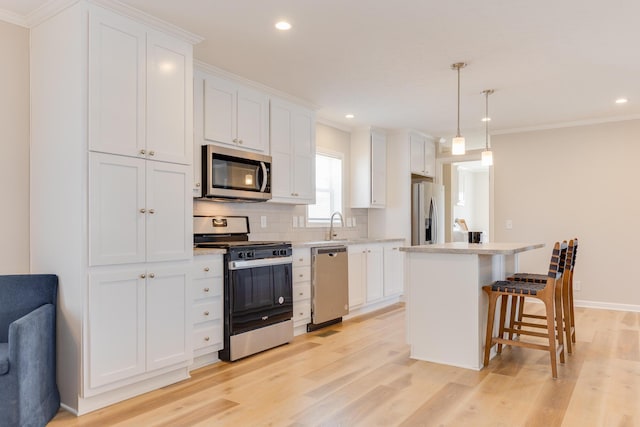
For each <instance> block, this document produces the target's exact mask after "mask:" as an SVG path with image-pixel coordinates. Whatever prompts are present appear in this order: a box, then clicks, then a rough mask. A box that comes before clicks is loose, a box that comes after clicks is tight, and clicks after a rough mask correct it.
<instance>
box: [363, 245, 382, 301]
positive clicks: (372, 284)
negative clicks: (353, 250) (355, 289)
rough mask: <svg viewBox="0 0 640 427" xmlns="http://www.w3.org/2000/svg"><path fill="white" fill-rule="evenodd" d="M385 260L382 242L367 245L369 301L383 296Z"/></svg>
mask: <svg viewBox="0 0 640 427" xmlns="http://www.w3.org/2000/svg"><path fill="white" fill-rule="evenodd" d="M383 280H384V262H383V247H382V245H381V244H378V245H370V246H368V247H367V276H366V281H367V302H373V301H376V300H379V299H380V298H382V296H383Z"/></svg>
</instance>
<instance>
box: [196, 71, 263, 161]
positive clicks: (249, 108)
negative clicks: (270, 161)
mask: <svg viewBox="0 0 640 427" xmlns="http://www.w3.org/2000/svg"><path fill="white" fill-rule="evenodd" d="M203 90H204V99H203V110H202V112H198V111H196V115H199V114H202V115H203V126H204V129H203V139H204V140H205V141H207V142H209V143H222V144H228V145H233V146H235V147H237V148H240V149H244V150H251V151H257V152H263V153H267V152H268V148H269V141H268V137H269V132H268V127H269V121H268V120H269V97H268V96H267V95H266V94H264V93H262V92H259V91H256V90H253V89H250V88H247V87H244V86H240V85H238V84H236V83H234V82H231V81H228V80H224V79H222V78H219V77H216V76H211V75H207V76H206V77H205V78H204V89H203Z"/></svg>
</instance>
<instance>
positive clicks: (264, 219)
mask: <svg viewBox="0 0 640 427" xmlns="http://www.w3.org/2000/svg"><path fill="white" fill-rule="evenodd" d="M260 227H262V228H266V227H267V217H266V216H265V215H262V216H260Z"/></svg>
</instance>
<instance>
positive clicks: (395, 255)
mask: <svg viewBox="0 0 640 427" xmlns="http://www.w3.org/2000/svg"><path fill="white" fill-rule="evenodd" d="M403 244H404V242H403V241H397V242H390V243H385V244H384V296H385V297H388V296H393V295H400V294H402V293H403V291H404V263H403V255H402V252H400V246H402V245H403Z"/></svg>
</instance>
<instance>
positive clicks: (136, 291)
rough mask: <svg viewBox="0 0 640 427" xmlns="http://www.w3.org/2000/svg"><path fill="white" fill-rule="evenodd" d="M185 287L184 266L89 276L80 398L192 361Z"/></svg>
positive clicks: (110, 270)
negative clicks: (83, 389)
mask: <svg viewBox="0 0 640 427" xmlns="http://www.w3.org/2000/svg"><path fill="white" fill-rule="evenodd" d="M189 283H190V273H189V267H188V263H166V264H143V265H139V266H131V267H126V268H107V269H104V270H102V271H97V272H92V273H90V274H89V288H88V296H87V298H88V301H87V303H88V306H87V311H86V313H87V314H86V316H87V318H86V342H87V347H86V349H85V351H86V353H87V355H88V358H87V360H88V367H87V372H86V376H85V395H92V394H97V393H99V392H101V390H99V388H100V387H103V386H106V385H109V384H112V383H116V382H119V384H117V385H118V386H122V385H125V384H127V383H128V382H134V381H137V380H138V379H139V378H136V377H137V376H139V375H141V374H145V373H147V372H151V371H154V370H158V369H161V368H165V367H168V366H172V365H179V364H182V363H187V362H188V361H189V360H190V359H191V335H190V329H189V328H188V327H189V326H190V322H189V312H188V310H187V301H188V298H189V296H188V286H189ZM127 380H130V381H127Z"/></svg>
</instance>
